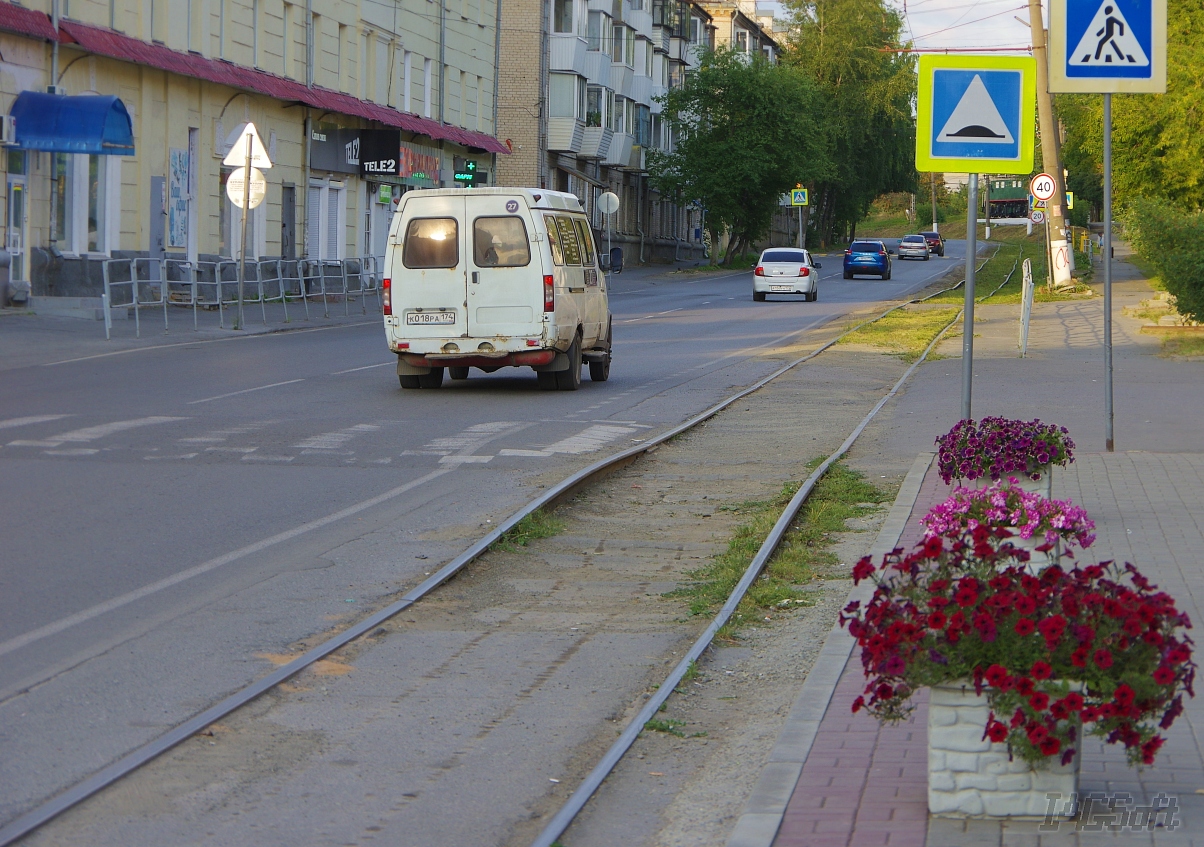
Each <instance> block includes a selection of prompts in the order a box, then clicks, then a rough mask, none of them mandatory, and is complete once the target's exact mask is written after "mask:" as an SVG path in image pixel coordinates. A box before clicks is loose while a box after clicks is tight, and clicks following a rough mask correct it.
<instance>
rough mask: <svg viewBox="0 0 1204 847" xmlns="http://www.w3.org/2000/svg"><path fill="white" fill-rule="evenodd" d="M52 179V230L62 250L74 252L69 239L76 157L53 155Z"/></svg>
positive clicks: (54, 238)
mask: <svg viewBox="0 0 1204 847" xmlns="http://www.w3.org/2000/svg"><path fill="white" fill-rule="evenodd" d="M50 155H51V166H50V167H51V171H50V178H51V180H53V184H54V189H53V191H54V206H53V209H52V211H53V212H54V226H53V227H52V229H51V233H52V235H53V239H52V240H54V241H57V242H58V244H59V249H60V250H66V251H67V252H69V253H70V252H74V246H73V245H72V244H71V240H70V238H69V237H68V236H69V234H70V233H71V229H72V227H71V212H72V208H71V206H72V203H71V171H72V170H73V168H72V165H74V164H75V161H74V160H75V157H74V156H73V155H71V154H70V153H51V154H50Z"/></svg>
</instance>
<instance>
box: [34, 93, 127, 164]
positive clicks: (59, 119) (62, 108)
mask: <svg viewBox="0 0 1204 847" xmlns="http://www.w3.org/2000/svg"><path fill="white" fill-rule="evenodd" d="M10 114H11V115H12V117H13V118H14V120H15V121H16V123H17V146H18V147H20V148H21V149H23V150H48V151H50V152H52V153H93V154H99V155H110V156H133V155H134V125H133V123H132V122H131V121H130V113H129V112H127V111H126V110H125V104H124V103H122V102H121V100H120V99H118V98H117V97H113V96H111V95H107V96H105V95H102V96H97V95H88V94H84V95H79V96H76V97H63V96H60V95H57V94H42V93H41V92H38V91H22V92H21V93H20V94H18V95H17V100H16V102H15V103H13V107H12V111H11V112H10Z"/></svg>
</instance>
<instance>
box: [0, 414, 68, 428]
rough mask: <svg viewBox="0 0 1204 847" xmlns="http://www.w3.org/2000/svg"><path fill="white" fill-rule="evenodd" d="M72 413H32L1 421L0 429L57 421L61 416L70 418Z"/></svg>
mask: <svg viewBox="0 0 1204 847" xmlns="http://www.w3.org/2000/svg"><path fill="white" fill-rule="evenodd" d="M69 417H71V415H30V416H29V417H25V418H9V419H8V420H6V421H0V429H12V428H13V427H16V426H29V425H30V424H36V423H45V422H46V421H57V420H59V419H60V418H69Z"/></svg>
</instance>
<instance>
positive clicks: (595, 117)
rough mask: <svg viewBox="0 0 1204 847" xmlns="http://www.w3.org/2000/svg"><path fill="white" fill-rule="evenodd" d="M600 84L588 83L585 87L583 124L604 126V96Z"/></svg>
mask: <svg viewBox="0 0 1204 847" xmlns="http://www.w3.org/2000/svg"><path fill="white" fill-rule="evenodd" d="M605 90H606V89H604V88H603V87H602V86H600V85H589V86H586V89H585V125H586V126H606V97H605V96H604V94H603V92H604V91H605Z"/></svg>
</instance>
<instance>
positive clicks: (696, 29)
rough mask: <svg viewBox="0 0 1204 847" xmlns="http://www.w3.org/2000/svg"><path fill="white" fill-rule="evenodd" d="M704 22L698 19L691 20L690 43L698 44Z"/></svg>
mask: <svg viewBox="0 0 1204 847" xmlns="http://www.w3.org/2000/svg"><path fill="white" fill-rule="evenodd" d="M701 25H702V21H700V20H698V18H690V43H691V44H697V43H698V38H699V35H698V34H699V33H700V32H701V31H702V26H701Z"/></svg>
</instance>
